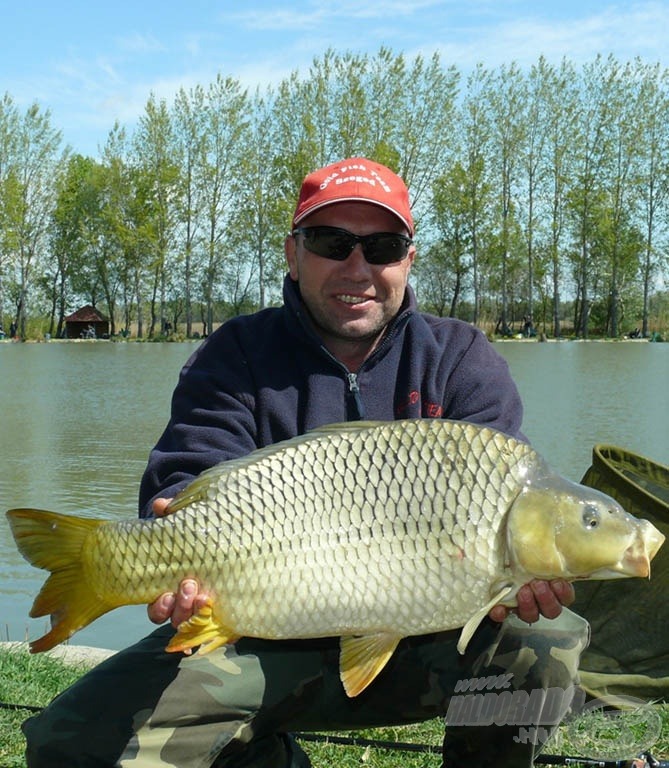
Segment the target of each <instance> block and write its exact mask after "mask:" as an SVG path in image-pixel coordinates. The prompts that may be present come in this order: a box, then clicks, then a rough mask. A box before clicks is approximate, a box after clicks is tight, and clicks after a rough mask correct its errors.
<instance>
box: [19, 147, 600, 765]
mask: <svg viewBox="0 0 669 768" xmlns="http://www.w3.org/2000/svg"><path fill="white" fill-rule="evenodd" d="M413 234H414V226H413V219H412V215H411V209H410V204H409V195H408V191H407V189H406V186H405V185H404V183H403V181H402V180H401V179H400V178H399V177H398V176H396V175H395V174H394V173H393V172H392V171H390V170H389V169H388V168H386V167H384V166H382V165H379V164H378V163H375V162H372V161H370V160H366V159H363V158H352V159H349V160H344V161H342V162H340V163H335V164H333V165H331V166H328V167H326V168H323V169H319V170H317V171H315V172H314V173H312V174H310V175H309V176H307V178H306V179H305V181H304V183H303V185H302V188H301V191H300V195H299V199H298V202H297V207H296V210H295V214H294V218H293V227H292V230H291V233H290V235H289V236H288V237H287V238H286V243H285V254H286V259H287V262H288V268H289V274H288V276H287V277H286V281H285V285H284V305H283V306H282V307H280V308H273V309H267V310H264V311H261V312H259V313H257V314H255V315H251V316H246V317H238V318H234V319H233V320H231V321H229V322H228V323H226V324H225V325H224V326H222V327H221V328H220V329H219V330H218V331H216V332H215V333H214V334H212V335H211V336H210V337H209V339H207V341H206V342H205V343H204V344H203V345H202V346H201V347H200V348H199V349H198V351H197V352H196V353H195V354H194V355H193V356H192V357H191V359H190V360H189V361H188V363H187V364H186V366H185V367H184V369H183V371H182V373H181V376H180V380H179V383H178V385H177V387H176V389H175V392H174V396H173V401H172V412H171V418H170V421H169V424H168V425H167V428H166V429H165V432H164V433H163V435H162V436H161V438H160V440H159V441H158V444H157V445H156V447H155V448H154V450H153V451H152V454H151V457H150V459H149V463H148V467H147V469H146V472H145V474H144V477H143V479H142V485H141V489H140V514H141V515H142V516H145V517H147V516H150V515H152V514H155V515H160V514H163V513H164V510H165V507H166V504H167V499H169V498H171V497H173V496H174V495H175V494H176V493H177V492H178V491H180V490H182V489H183V488H184V487H185V486H186V485H187V484H188V483H189V482H190V480H192V478H193V477H195V476H196V475H198V474H199V473H200V472H201V471H202V470H204V469H206V468H207V467H210V466H212V465H214V464H215V463H217V462H220V461H225V460H229V459H232V458H235V457H238V456H242V455H245V454H248V453H249V452H251V451H252V450H254V449H256V448H259V447H262V446H265V445H269V444H272V443H275V442H277V441H279V440H282V439H286V438H289V437H292V436H294V435H297V434H302V433H304V432H305V431H307V430H309V429H312V428H315V427H318V426H320V425H323V424H326V423H332V422H341V421H346V420H354V419H362V418H366V419H381V420H392V419H401V418H417V417H432V418H436V417H444V418H450V419H463V420H465V419H466V420H469V421H473V422H477V423H480V424H487V425H490V426H492V427H495V428H497V429H500V430H503V431H504V432H507V433H509V434H512V435H517V436H521V437H522V435H521V433H520V426H521V417H522V407H521V403H520V398H519V396H518V392H517V390H516V387H515V385H514V384H513V382H512V380H511V378H510V376H509V372H508V368H507V366H506V363H505V362H504V361H503V359H502V358H501V357H500V356H498V355H497V354H496V353H495V352H494V350H493V348H492V346H491V345H490V344H489V343H488V341H487V340H486V338H485V336H484V335H483V334H481V333H480V332H479V331H477V330H476V329H474V328H472V327H471V326H470V325H468V324H466V323H462V322H459V321H456V320H451V319H442V318H436V317H431V316H428V315H423V314H420V313H418V311H417V309H416V304H415V298H414V295H413V292H412V291H411V289H410V287H409V286H408V277H409V273H410V270H411V267H412V265H413V262H414V259H415V255H416V251H415V247H414V244H413V240H412V238H413ZM204 598H205V595H202V594H200V593H199V587H198V584H197V583H195V582H193V581H192V580H187V581H185V582H184V583H182V584H181V585H180V587H179V589H178V590H177V591H176V592H175V593H174V594H171V593H170V594H167V595H163V596H162V597H161V598H159V599H158V600H157V601H156V602H155V603H154V604H153V605H151V606H150V607H149V615H150V617H151V619H152V620H154V621H156V622H158V623H160V622H165V621H167V620H170V624H171V625H174V626H176V625H177V624H178V623H179V622H180V621H182V620H184V619H186V618H188V617H190V616H191V615H192V614H193V613H194V612H197V610H198V608H199V607H200V606H201V604H202V601H203V599H204ZM572 600H573V591H572V588H571V586H570V585H568V584H567V583H565V582H562V581H556V582H553V583H547V582H540V581H537V582H533V583H532V584H530V585H527V586H526V587H524V588H523V589H522V590H521V592H520V594H519V600H518V608H517V614H518V617H519V618H518V619H516V618H513V617H509V618H507V619H506V620H505V621H504V623H503V624H502V629H501V630H500V628H499V625H498V624H497V623H495V621H501V620H504V619H505V617H506V610H505V609H504V608H502V607H501V606H497V607H496V608H494V609H493V611H492V612H491V620H490V621H487V622H484V624H483V625H482V627H481V628H480V629H479V630H478V631H477V633H476V635H475V636H474V638H473V640H472V641H471V643H470V647H469V648H468V651H467V653H466V654H465V656H464V657H460V656H459V655H458V653H457V650H456V647H455V646H456V642H457V638H458V635H459V632H458V631H456V632H444V633H439V634H437V635H430V636H425V637H415V638H407V639H406V640H405V641H403V642H402V643H400V646H399V647H398V649H397V651H396V652H395V654H394V655H393V657H392V659H391V660H390V662H389V664H388V666H387V668H386V669H385V670H384V671H383V673H382V674H381V675H379V677H378V678H377V679H376V680H375V681H374V683H373V684H372V685H371V686H370V687H369V688H368V689H367V690H366V691H364V692H363V693H362V694H360V696H358V697H356V698H355V699H349V698H348V697H347V696H346V695H345V693H344V692H343V689H342V687H341V684H340V681H339V676H338V638H321V639H317V640H301V641H263V640H259V639H254V638H242V639H241V640H240V641H239V642H238V643H237V644H236V645H235V646H233V647H227V648H222V649H219V650H217V651H213V652H212V653H210V654H208V655H206V656H202V657H200V656H199V655H198V654H194V655H193V656H190V657H181V656H180V655H179V654H167V653H165V652H164V647H165V645H166V644H167V640H168V639H169V636H171V634H172V633H173V632H174V630H173V628H172V626H171V625H167V626H165V627H161V628H160V629H158V630H157V631H156V632H154V633H153V634H152V635H151V636H149V637H148V638H145V639H144V640H143V641H141V642H140V643H138V644H137V645H135V646H133V647H132V648H129V649H127V650H125V651H123V652H121V653H119V654H117V655H116V656H115V657H113V658H112V659H110V660H109V661H108V662H105V664H103V665H101V666H100V667H98V668H97V669H96V670H93V671H92V672H91V673H89V674H88V675H87V676H85V677H84V678H83V679H82V680H81V681H79V682H78V683H77V684H75V686H73V687H72V688H71V689H69V690H68V691H66V692H65V693H64V694H63V695H62V696H61V697H60V698H59V699H57V700H56V701H55V702H54V703H53V704H52V705H51V706H50V707H49V708H48V709H47V710H46V711H45V712H44V713H43V714H42V715H41V716H39V717H37V718H33V719H32V720H29V721H28V722H27V723H26V724H25V732H26V735H27V739H28V750H27V756H28V764H29V766H31V768H33V767H34V766H49V768H58V767H59V766H67V768H73V767H74V766H79V765H80V766H89V765H96V766H98V765H100V766H111V765H122V766H136V767H137V768H145V767H148V766H161V765H176V766H180V767H181V768H186V767H190V766H209V765H214V764H215V765H216V766H217V767H218V768H223V766H233V765H234V766H236V767H237V766H256V767H259V766H267V768H269V767H270V766H271V767H272V768H283V767H284V766H293V767H295V768H297V767H298V766H308V765H309V762H308V759H307V757H306V755H305V754H304V752H303V751H302V750H301V749H300V748H299V746H297V744H296V743H295V742H294V740H293V739H291V738H290V737H289V736H287V735H286V733H287V732H290V731H297V730H309V729H319V730H321V729H337V728H355V727H370V726H375V725H382V724H391V723H407V722H414V721H417V720H421V719H428V718H431V717H435V716H440V715H441V716H443V715H445V714H446V713H447V711H448V706H449V702H450V701H451V698H452V697H453V695H454V692H455V691H456V686H458V683H459V681H461V680H462V679H465V678H472V677H475V676H482V675H490V674H504V675H506V677H505V679H506V680H509V679H510V680H511V681H512V685H511V687H512V688H521V689H523V690H534V689H542V688H543V689H545V688H549V687H551V688H555V687H560V686H561V687H562V688H564V689H568V688H569V686H570V685H571V683H572V680H573V678H574V676H575V674H576V669H577V665H578V658H579V653H580V651H581V650H582V648H583V647H584V644H585V642H586V637H587V626H585V625H584V624H583V623H582V622H579V621H578V620H577V619H576V618H570V617H572V616H573V615H571V614H569V612H565V614H563V615H566V616H567V621H566V622H565V621H564V620H562V621H561V622H555V623H553V624H551V626H550V631H547V630H545V629H544V628H543V624H544V622H545V619H543V618H542V619H541V620H540V621H539V619H540V616H543V617H547V618H548V619H551V618H555V617H557V616H558V615H560V613H561V608H562V606H563V605H566V604H569V603H570V602H571V601H572ZM492 619H494V620H495V621H493V620H492ZM536 621H539V625H538V626H539V627H540V629H538V630H537V629H535V630H533V629H530V628H529V627H528V624H527V622H536ZM555 647H557V650H558V652H557V653H553V649H554V648H555ZM563 709H564V707H563V708H562V710H561V712H562V711H563ZM482 732H483V733H482ZM522 741H523V739H519V738H518V728H517V727H515V728H514V727H511V726H510V725H508V724H504V723H501V724H498V725H493V726H492V727H475V726H468V725H460V726H457V727H447V729H446V739H445V744H444V758H445V764H446V765H447V766H450V765H460V764H464V761H469V760H471V761H472V762H471V764H476V765H481V766H484V765H493V764H494V765H496V766H505V765H508V766H514V768H518V766H523V765H526V766H529V765H531V763H532V755H533V750H534V747H533V744H532V743H530V742H531V739H530V740H528V739H525V741H526V742H527V743H522Z"/></svg>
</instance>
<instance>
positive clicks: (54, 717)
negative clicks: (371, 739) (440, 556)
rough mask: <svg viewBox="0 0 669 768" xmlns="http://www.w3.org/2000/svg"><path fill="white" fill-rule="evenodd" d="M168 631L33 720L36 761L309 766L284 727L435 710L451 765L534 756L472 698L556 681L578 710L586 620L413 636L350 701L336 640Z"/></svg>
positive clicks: (39, 767)
mask: <svg viewBox="0 0 669 768" xmlns="http://www.w3.org/2000/svg"><path fill="white" fill-rule="evenodd" d="M171 633H172V630H171V628H169V627H161V628H160V629H158V630H156V631H155V632H153V633H152V634H151V635H149V636H148V637H147V638H145V639H143V640H141V641H140V642H139V643H137V644H136V645H134V646H131V647H130V648H128V649H126V650H124V651H121V652H120V653H118V654H116V655H114V656H112V657H111V658H109V659H108V660H106V661H105V662H103V663H102V664H100V665H99V666H97V667H95V668H94V669H92V670H91V671H90V672H88V673H87V674H86V675H84V676H83V677H82V678H81V679H80V680H79V681H77V682H76V683H75V684H74V685H73V686H72V687H70V688H69V689H67V690H66V691H64V692H63V693H62V694H61V695H60V696H59V697H57V698H56V699H54V701H53V702H52V703H51V704H50V705H49V706H48V707H47V708H46V709H45V710H44V711H43V712H41V713H40V714H39V715H37V716H35V717H32V718H31V719H29V720H27V721H26V722H25V723H24V725H23V729H24V733H25V735H26V739H27V752H26V757H27V763H28V766H29V768H77V767H80V768H84V767H85V768H94V767H95V768H102V767H103V766H105V767H107V766H122V767H123V768H158V766H163V767H164V766H178V768H205V767H206V768H208V767H209V766H215V767H216V768H226V767H228V766H235V768H242V766H245V767H246V766H248V767H251V766H252V767H253V768H306V767H307V766H309V765H310V763H309V760H308V758H307V756H306V754H305V753H304V752H303V751H302V749H301V748H300V747H299V746H298V745H297V744H296V743H295V741H294V740H293V739H291V738H290V737H289V736H287V735H286V734H288V733H290V732H292V731H323V730H325V731H327V730H349V729H357V728H366V727H375V726H381V725H399V724H408V723H413V722H419V721H423V720H428V719H431V718H434V717H445V718H446V731H445V740H444V765H446V766H464V765H476V766H493V765H494V766H496V767H497V768H501V767H503V766H513V768H523V766H528V767H529V766H531V765H532V761H533V757H534V754H535V750H536V749H539V748H540V747H541V740H540V739H539V740H537V739H534V740H533V739H519V738H518V734H519V727H518V725H517V724H514V721H513V720H508V718H507V720H506V721H505V719H504V716H500V715H499V713H497V714H496V715H495V717H494V722H491V720H490V717H488V716H486V717H484V718H482V714H481V712H480V711H479V712H478V714H477V713H476V712H474V710H472V708H471V707H469V709H468V710H467V712H468V714H467V715H466V716H465V717H463V707H462V706H461V705H462V704H464V703H465V702H466V701H467V699H466V696H467V695H470V696H471V695H472V691H475V690H477V691H480V690H481V687H482V686H484V687H486V688H488V689H489V692H491V693H492V695H493V696H495V695H499V693H500V690H502V689H503V690H504V691H508V692H513V691H525V692H527V693H529V694H531V695H532V696H534V700H535V701H536V700H537V697H536V695H535V694H536V693H537V692H538V693H539V694H541V692H542V691H544V692H546V691H547V690H549V689H550V690H558V689H559V690H560V691H561V692H566V693H565V694H564V695H561V696H559V697H558V699H559V704H558V707H557V711H555V712H553V713H552V714H551V718H552V720H553V721H555V724H556V723H557V722H559V720H560V719H561V717H562V716H563V715H564V714H565V712H566V710H567V709H568V707H569V703H570V702H569V699H570V695H571V694H570V692H573V691H574V688H573V684H574V681H575V680H576V677H577V669H578V663H579V658H580V654H581V652H582V651H583V650H584V648H585V647H586V645H587V642H588V636H589V627H588V625H587V623H586V622H585V621H584V620H583V619H581V618H580V617H578V616H576V615H575V614H573V613H571V612H570V611H567V610H564V611H563V612H562V615H561V616H560V617H559V618H558V619H556V620H553V621H548V620H546V619H541V620H540V621H539V622H537V623H536V624H533V625H532V626H530V625H528V624H525V623H523V622H521V621H519V620H518V619H516V618H515V617H509V618H508V619H507V620H506V621H505V622H504V623H503V624H502V625H499V624H494V623H493V622H490V621H489V620H487V619H486V620H485V621H484V623H483V624H482V625H481V627H480V628H479V629H478V630H477V632H476V634H475V635H474V637H473V638H472V640H471V641H470V644H469V647H468V649H467V651H466V653H465V654H464V655H460V654H458V652H457V649H456V643H457V640H458V637H459V634H460V633H459V630H458V631H449V632H443V633H439V634H434V635H426V636H420V637H412V638H406V639H405V640H403V641H402V642H401V643H400V645H399V647H398V648H397V651H396V652H395V654H394V655H393V657H392V658H391V660H390V662H389V663H388V665H387V667H386V668H385V669H384V670H383V671H382V672H381V674H380V675H379V677H378V678H377V679H376V680H375V681H374V682H373V683H372V684H371V685H370V687H369V688H367V689H366V690H365V691H363V692H362V693H361V694H360V695H359V696H357V697H356V698H352V699H350V698H348V697H347V696H346V694H345V693H344V690H343V688H342V685H341V682H340V680H339V669H338V662H339V658H338V657H339V642H338V639H337V638H324V639H317V640H300V641H262V640H256V639H250V638H244V639H242V640H240V641H239V642H238V643H237V644H236V645H235V646H228V647H225V648H221V649H218V650H216V651H213V652H211V653H209V654H206V655H203V656H200V655H198V654H197V653H196V654H194V655H192V656H184V655H182V654H171V653H165V651H164V648H165V645H166V643H167V641H168V639H169V636H170V635H171ZM484 678H485V679H484ZM490 689H492V690H490ZM495 690H496V693H495ZM532 692H534V694H532ZM518 695H522V696H525V694H524V693H523V694H518ZM526 698H527V697H526ZM539 698H541V695H540V696H539ZM501 700H502V699H501V696H500V697H499V701H501ZM469 701H470V703H471V699H470V700H469ZM495 701H497V699H496V700H495ZM551 706H552V707H553V709H555V701H553V703H552V705H551ZM540 708H541V707H540ZM540 708H539V709H540ZM479 709H480V707H479ZM538 714H539V710H537V708H536V707H534V715H533V716H538ZM450 721H452V724H449V722H450ZM516 722H517V720H516ZM537 722H538V721H537ZM536 730H537V731H538V730H539V729H536ZM550 730H552V726H550V725H549V726H548V727H546V728H545V729H544V730H543V731H542V733H544V731H545V733H546V734H547V733H548V732H549V731H550ZM533 742H538V743H536V744H535V743H533Z"/></svg>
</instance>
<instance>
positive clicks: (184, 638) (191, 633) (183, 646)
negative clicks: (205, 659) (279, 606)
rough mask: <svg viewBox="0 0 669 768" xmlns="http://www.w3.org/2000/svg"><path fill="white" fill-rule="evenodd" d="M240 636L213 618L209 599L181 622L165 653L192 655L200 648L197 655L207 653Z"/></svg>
mask: <svg viewBox="0 0 669 768" xmlns="http://www.w3.org/2000/svg"><path fill="white" fill-rule="evenodd" d="M239 638H240V635H239V634H237V633H236V632H235V631H234V630H232V629H230V627H228V626H226V625H225V624H223V623H222V622H220V621H218V620H217V619H215V618H214V604H213V603H212V601H211V600H210V599H208V600H207V602H206V603H205V604H204V605H203V606H202V607H201V608H200V609H199V610H198V611H197V613H194V614H193V615H192V616H191V617H190V619H188V620H187V621H182V622H181V624H179V626H178V628H177V633H176V635H174V637H173V638H172V639H171V640H170V642H169V643H168V644H167V648H165V650H166V651H169V652H170V653H176V652H177V651H182V652H183V653H192V651H193V648H195V647H196V646H198V645H199V646H200V649H199V653H201V654H204V653H209V652H210V651H213V650H214V649H215V648H218V647H220V646H221V645H226V644H227V643H234V642H235V640H239Z"/></svg>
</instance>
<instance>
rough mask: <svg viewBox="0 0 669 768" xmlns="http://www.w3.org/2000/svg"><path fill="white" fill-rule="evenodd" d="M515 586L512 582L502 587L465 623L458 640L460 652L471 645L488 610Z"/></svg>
mask: <svg viewBox="0 0 669 768" xmlns="http://www.w3.org/2000/svg"><path fill="white" fill-rule="evenodd" d="M513 589H514V587H513V586H512V585H510V584H507V585H506V586H504V587H502V589H500V591H499V592H498V593H497V594H496V595H495V596H494V597H493V598H492V600H490V601H489V602H487V603H486V604H485V605H484V606H483V608H481V609H480V610H478V611H476V613H475V614H474V615H473V616H472V617H471V619H469V621H468V622H467V623H466V624H465V626H464V627H463V628H462V632H461V633H460V639H459V640H458V653H464V652H465V651H466V650H467V646H468V645H469V641H470V640H471V639H472V637H473V636H474V632H476V630H477V629H478V626H479V624H480V623H481V622H482V621H483V619H485V617H486V616H487V615H488V611H489V610H490V609H491V608H492V607H493V606H495V605H497V603H499V602H501V601H502V600H503V599H504V598H505V597H507V596H508V595H509V594H510V593H511V592H513Z"/></svg>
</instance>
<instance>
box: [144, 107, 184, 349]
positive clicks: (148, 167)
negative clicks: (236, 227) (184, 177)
mask: <svg viewBox="0 0 669 768" xmlns="http://www.w3.org/2000/svg"><path fill="white" fill-rule="evenodd" d="M134 150H135V155H136V158H137V164H138V166H139V168H140V169H141V172H142V173H143V174H144V175H145V177H146V179H147V180H149V181H150V186H151V189H150V199H151V211H152V217H153V226H152V239H151V241H150V245H151V250H152V256H153V263H152V280H151V287H150V300H149V303H150V309H151V318H150V323H149V338H151V337H153V335H154V333H155V329H156V325H157V323H158V315H160V318H161V320H163V319H164V318H165V315H166V309H165V299H166V296H165V285H166V269H167V267H168V258H169V255H170V246H171V242H172V236H173V230H174V226H175V211H174V200H175V199H176V198H177V196H178V182H179V167H178V163H177V157H176V146H175V142H174V133H173V128H172V124H171V121H170V115H169V112H168V109H167V104H166V102H165V101H164V100H162V101H156V99H155V97H154V96H153V95H151V97H150V98H149V101H148V102H147V104H146V108H145V114H144V115H143V116H142V117H141V119H140V126H139V130H138V131H137V133H136V134H135V136H134ZM161 330H162V329H161Z"/></svg>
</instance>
